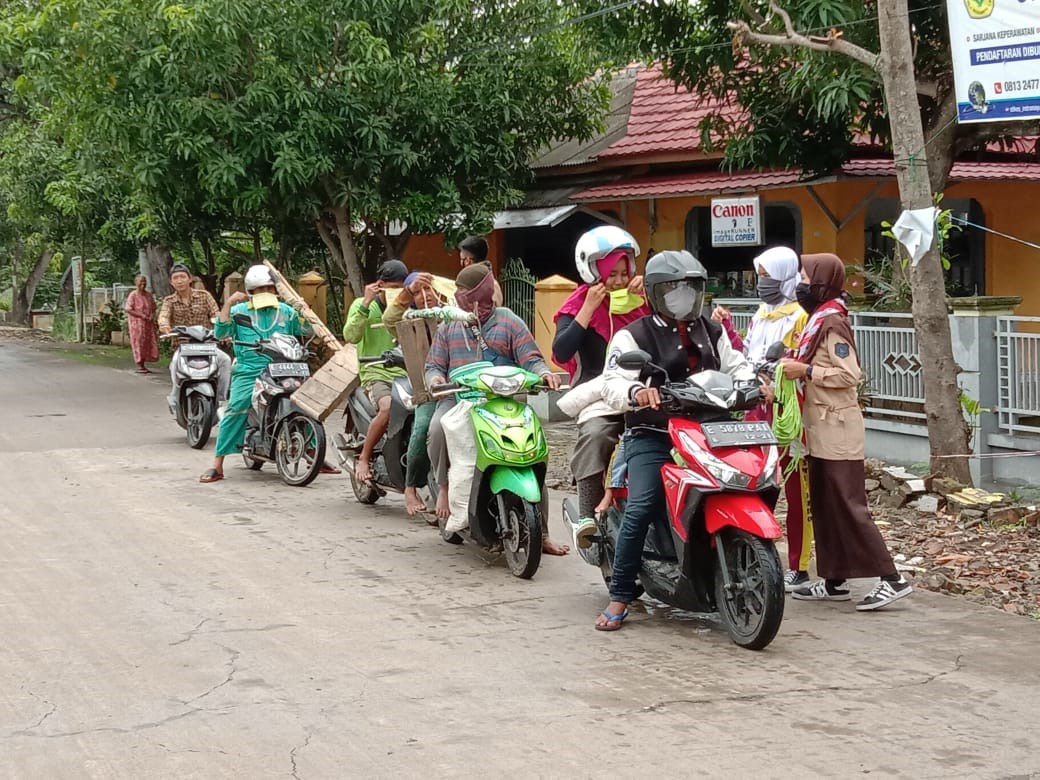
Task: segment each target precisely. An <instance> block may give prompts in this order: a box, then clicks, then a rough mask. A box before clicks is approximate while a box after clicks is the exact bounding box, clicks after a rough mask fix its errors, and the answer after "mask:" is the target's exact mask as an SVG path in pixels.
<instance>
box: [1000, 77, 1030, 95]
mask: <svg viewBox="0 0 1040 780" xmlns="http://www.w3.org/2000/svg"><path fill="white" fill-rule="evenodd" d="M993 86H994V90H993V91H994V92H996V93H997V94H998V95H999V94H1000V93H1001V92H1004V93H1007V92H1025V91H1030V92H1031V91H1034V90H1036V89H1037V88H1038V87H1040V79H1022V80H1015V81H1005V82H1003V83H1001V82H999V81H998V82H997V83H996V84H994V85H993Z"/></svg>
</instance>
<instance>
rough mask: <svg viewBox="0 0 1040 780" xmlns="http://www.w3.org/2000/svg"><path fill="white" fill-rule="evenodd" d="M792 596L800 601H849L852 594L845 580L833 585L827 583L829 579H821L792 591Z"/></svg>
mask: <svg viewBox="0 0 1040 780" xmlns="http://www.w3.org/2000/svg"><path fill="white" fill-rule="evenodd" d="M791 598H793V599H798V600H799V601H849V600H850V599H851V598H852V594H851V593H850V592H849V586H848V584H847V583H845V582H842V583H841V584H840V585H835V586H833V587H831V586H829V585H828V584H827V580H823V579H820V580H816V582H814V583H812V584H811V585H806V586H805V587H802V588H799V589H798V590H796V591H794V592H793V593H791Z"/></svg>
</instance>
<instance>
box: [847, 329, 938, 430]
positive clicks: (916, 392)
mask: <svg viewBox="0 0 1040 780" xmlns="http://www.w3.org/2000/svg"><path fill="white" fill-rule="evenodd" d="M851 320H852V332H853V333H854V334H855V336H856V348H857V350H858V351H859V362H860V366H862V368H863V375H864V380H865V382H866V387H865V390H864V392H865V394H866V396H867V407H866V410H865V411H866V412H867V414H868V415H871V416H875V417H902V418H910V419H912V420H924V419H925V413H924V377H923V376H922V374H921V360H920V357H919V355H920V348H919V346H918V344H917V332H916V331H915V330H914V321H913V318H912V317H911V316H910V315H909V314H904V313H897V312H880V311H856V312H851Z"/></svg>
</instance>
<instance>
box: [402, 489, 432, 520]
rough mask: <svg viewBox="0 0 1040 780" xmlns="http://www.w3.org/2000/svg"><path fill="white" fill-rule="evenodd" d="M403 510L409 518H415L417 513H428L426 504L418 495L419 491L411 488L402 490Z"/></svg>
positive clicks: (428, 509)
mask: <svg viewBox="0 0 1040 780" xmlns="http://www.w3.org/2000/svg"><path fill="white" fill-rule="evenodd" d="M404 509H405V511H406V512H407V513H408V516H409V517H415V515H416V514H418V513H419V512H428V511H430V508H429V507H428V506H426V502H425V501H423V499H422V497H421V496H420V495H419V491H418V490H416V489H415V488H413V487H406V488H405V489H404Z"/></svg>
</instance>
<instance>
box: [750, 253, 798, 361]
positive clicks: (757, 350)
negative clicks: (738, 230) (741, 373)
mask: <svg viewBox="0 0 1040 780" xmlns="http://www.w3.org/2000/svg"><path fill="white" fill-rule="evenodd" d="M754 266H755V270H756V271H759V270H764V271H765V272H766V273H767V274H769V276H770V278H772V279H778V280H779V281H780V292H782V293H783V295H784V298H786V299H787V300H785V301H784V302H783V303H779V304H777V305H775V306H771V305H769V304H767V303H765V302H763V303H762V305H761V306H759V308H758V311H757V312H756V313H755V316H754V317H753V318H752V319H751V325H750V327H749V328H748V335H747V338H746V339H744V351H745V352H746V353H747V356H748V359H749V360H750V361H751V362H752V363H759V362H761V361H762V360H763V359H764V358H765V354H766V350H767V349H769V347H770V346H772V344H773V343H774V342H777V341H787V340H788V338H789V336H790V334H791V331H792V329H794V327H795V326H796V325H797V323H798V320H799V318H800V317H801V316H802V310H801V309H800V308H798V307H794V309H793V311H792V312H790V313H789V314H787V316H783V315H772V316H770V315H771V313H772V312H774V311H776V310H777V309H779V308H782V307H784V306H788V305H789V304H790V303H791V302H792V301H794V299H795V288H796V287H797V286H798V282H799V281H801V269H800V268H799V261H798V255H797V254H795V251H794V250H793V249H789V248H788V247H786V246H774V247H772V248H770V249H767V250H766V251H765V252H763V253H762V254H760V255H759V256H758V257H756V258H755V260H754Z"/></svg>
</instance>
